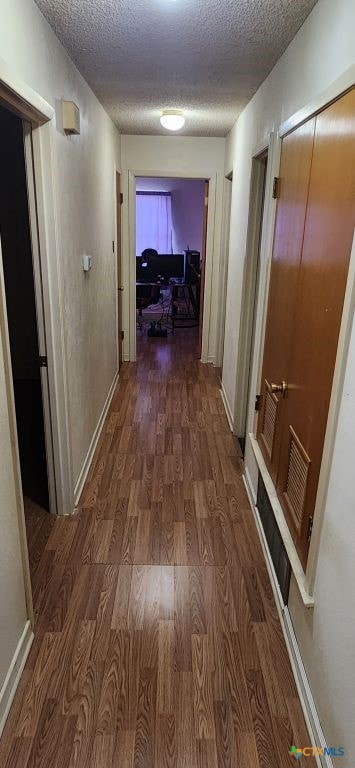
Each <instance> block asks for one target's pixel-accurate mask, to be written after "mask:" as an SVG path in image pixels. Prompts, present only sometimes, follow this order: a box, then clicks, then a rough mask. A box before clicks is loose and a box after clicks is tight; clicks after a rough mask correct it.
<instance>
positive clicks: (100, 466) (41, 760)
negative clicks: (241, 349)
mask: <svg viewBox="0 0 355 768" xmlns="http://www.w3.org/2000/svg"><path fill="white" fill-rule="evenodd" d="M196 344H197V337H196V334H195V332H194V331H187V330H184V331H179V332H176V335H175V338H173V337H169V338H168V339H167V340H165V339H164V340H159V339H150V340H148V339H146V340H143V341H142V342H141V343H140V349H139V357H138V362H137V363H136V364H128V363H127V364H124V365H123V367H122V369H121V375H120V383H119V386H118V387H117V390H116V392H115V395H114V398H113V402H112V405H111V408H110V412H109V414H108V417H107V420H106V423H105V426H104V430H103V434H102V438H101V441H100V444H99V446H98V450H97V452H96V456H95V459H94V462H93V466H92V468H91V471H90V475H89V478H88V481H87V483H86V487H85V489H84V492H83V495H82V499H81V505H80V510H79V511H78V512H77V513H76V514H75V515H74V516H73V517H72V518H65V519H57V520H53V518H51V517H50V516H48V515H45V513H41V512H40V511H38V510H36V509H35V508H33V509H32V510H30V511H29V513H28V531H29V544H30V558H31V569H32V580H33V592H34V601H35V613H36V619H37V624H36V631H35V640H34V643H33V646H32V650H31V653H30V656H29V659H28V663H27V664H26V667H25V670H24V672H23V675H22V678H21V682H20V686H19V689H18V691H17V694H16V696H15V700H14V704H13V707H12V710H11V713H10V716H9V718H8V721H7V724H6V727H5V731H4V733H3V737H2V740H1V744H0V764H1V766H3V767H4V768H40V767H42V766H43V768H44V766H46V768H47V767H49V766H50V767H51V768H236V766H238V768H239V766H240V768H258V767H259V766H260V768H278V767H279V768H285V767H286V766H287V765H289V766H291V765H292V764H293V761H294V758H292V757H290V756H289V754H288V750H289V748H290V746H291V745H292V744H296V745H298V746H303V745H307V744H308V742H309V737H308V735H307V731H306V728H305V724H304V720H303V716H302V711H301V707H300V703H299V699H298V696H297V692H296V688H295V683H294V680H293V676H292V672H291V668H290V664H289V660H288V656H287V652H286V647H285V643H284V640H283V636H282V631H281V627H280V624H279V619H278V615H277V610H276V606H275V604H274V599H273V595H272V590H271V586H270V582H269V579H268V575H267V571H266V567H265V564H264V560H263V556H262V552H261V548H260V545H259V541H258V537H257V532H256V529H255V524H254V521H253V516H252V512H251V510H250V507H249V504H248V499H247V496H246V493H245V489H244V486H243V481H242V477H241V475H242V470H243V466H242V461H241V458H240V454H239V450H238V447H237V444H236V442H235V440H234V438H233V437H232V435H231V433H230V431H229V428H228V424H227V420H226V417H225V414H224V411H223V406H222V402H221V398H220V393H219V381H218V375H217V372H216V370H215V369H214V368H212V367H211V366H207V365H201V364H200V363H199V362H198V361H197V359H196ZM302 760H303V758H302ZM301 764H302V761H301ZM307 765H309V766H310V768H311V766H312V761H311V765H310V759H308V764H307Z"/></svg>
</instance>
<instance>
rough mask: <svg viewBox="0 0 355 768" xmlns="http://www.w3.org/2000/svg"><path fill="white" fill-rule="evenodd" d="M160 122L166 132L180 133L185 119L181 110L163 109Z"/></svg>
mask: <svg viewBox="0 0 355 768" xmlns="http://www.w3.org/2000/svg"><path fill="white" fill-rule="evenodd" d="M160 122H161V124H162V126H163V128H166V129H167V130H168V131H180V129H181V128H183V126H184V125H185V118H184V114H183V112H182V111H181V109H164V111H163V112H162V115H161V118H160Z"/></svg>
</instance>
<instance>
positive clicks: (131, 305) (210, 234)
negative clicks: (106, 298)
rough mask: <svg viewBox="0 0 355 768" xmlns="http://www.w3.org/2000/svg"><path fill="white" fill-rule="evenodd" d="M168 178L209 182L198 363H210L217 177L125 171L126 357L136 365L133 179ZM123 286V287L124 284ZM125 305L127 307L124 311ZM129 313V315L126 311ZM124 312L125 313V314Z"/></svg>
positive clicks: (166, 172) (201, 174)
mask: <svg viewBox="0 0 355 768" xmlns="http://www.w3.org/2000/svg"><path fill="white" fill-rule="evenodd" d="M137 177H144V178H167V179H196V180H200V181H208V182H209V196H208V215H207V239H206V263H205V292H204V308H203V326H202V351H201V362H202V363H207V362H210V361H209V359H208V347H209V336H210V320H211V297H212V271H213V251H214V239H215V212H216V188H217V174H216V173H212V174H211V173H206V174H203V173H186V172H184V173H182V172H178V171H161V170H159V169H157V170H155V171H146V170H142V171H141V170H137V169H135V170H134V171H133V170H129V171H128V248H127V255H128V259H129V262H128V264H126V269H127V274H128V284H129V296H128V301H127V299H126V303H125V306H126V317H127V316H128V321H129V355H128V359H129V360H130V361H132V362H135V360H136V357H137V334H136V263H135V259H136V204H135V201H136V178H137ZM125 284H126V283H125ZM127 304H128V307H127ZM127 310H128V311H127ZM124 311H125V310H124Z"/></svg>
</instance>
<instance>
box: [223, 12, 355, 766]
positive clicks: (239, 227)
mask: <svg viewBox="0 0 355 768" xmlns="http://www.w3.org/2000/svg"><path fill="white" fill-rule="evenodd" d="M354 29H355V3H354V0H338V2H336V3H334V1H333V0H319V2H318V3H317V5H316V6H315V8H314V10H313V12H312V13H311V15H310V16H309V18H308V20H307V21H306V23H305V24H304V25H303V27H302V28H301V30H300V31H299V33H298V34H297V36H296V37H295V39H294V40H293V42H292V43H291V45H290V46H289V48H288V49H287V50H286V52H285V53H284V55H283V56H282V58H281V59H280V61H279V62H278V64H277V65H276V67H275V68H274V69H273V71H272V72H271V74H270V75H269V77H268V78H267V80H266V81H265V82H264V83H263V85H262V86H261V88H259V90H258V92H257V93H256V95H255V96H254V97H253V99H252V100H251V102H250V103H249V104H248V106H247V107H246V109H245V110H244V111H243V113H242V114H241V116H240V118H239V119H238V121H237V123H236V125H235V127H234V128H233V130H232V132H231V134H230V135H229V137H228V139H227V149H226V163H225V171H226V172H229V171H230V170H232V169H233V191H232V213H231V233H230V259H229V273H228V294H227V318H226V335H225V357H224V366H223V385H224V389H225V392H226V396H227V399H228V403H229V406H230V409H231V411H232V413H233V412H234V407H235V402H234V399H235V388H236V379H237V376H238V338H239V328H240V308H241V295H242V283H243V269H244V259H245V253H246V236H247V225H248V212H249V187H250V175H251V160H252V155H253V153H254V152H255V150H256V148H257V147H260V145H261V144H263V143H265V142H266V143H267V141H268V137H269V134H270V133H271V131H277V129H278V127H279V126H280V124H281V123H282V122H283V121H284V120H286V119H287V118H289V117H290V116H291V115H292V114H294V113H295V112H296V111H298V110H299V109H301V108H303V107H304V106H306V105H308V104H309V103H310V102H313V101H314V100H315V99H317V98H318V97H319V96H320V95H321V94H322V92H323V91H325V90H326V89H327V88H328V87H329V86H330V85H331V83H332V82H333V81H334V80H336V79H337V78H340V77H341V76H342V75H343V74H344V73H345V72H346V70H347V69H348V68H349V67H351V66H353V65H354V63H355V46H354ZM273 171H274V169H272V168H269V174H271V173H273ZM272 214H273V205H269V206H268V220H267V221H266V228H267V227H268V225H270V221H271V220H272ZM261 258H262V263H261V275H262V277H263V276H265V274H266V271H267V264H266V261H265V260H266V253H265V252H263V253H262V255H261ZM263 302H264V295H260V296H259V299H258V319H257V327H258V328H259V329H260V317H261V316H262V312H263ZM255 341H256V353H255V357H254V361H253V370H252V382H251V393H250V403H249V413H248V430H247V431H248V432H249V431H252V429H253V423H254V416H255V414H254V401H255V394H256V387H257V372H258V366H259V359H260V351H259V341H260V339H259V338H256V340H255ZM354 371H355V337H354V334H353V337H352V341H351V345H350V351H349V356H348V360H347V374H346V381H345V387H344V392H343V400H342V407H341V412H340V418H339V422H338V427H337V438H336V442H335V453H334V459H333V465H332V471H331V476H330V483H329V489H328V497H327V502H326V507H325V520H324V525H323V533H322V539H321V544H320V551H319V558H318V565H317V575H316V582H315V607H314V610H313V611H311V612H309V613H307V612H306V610H305V609H304V607H303V605H302V604H301V602H300V599H299V595H298V591H297V588H296V587H295V584H294V583H292V588H291V595H290V603H289V609H290V613H291V616H292V620H293V623H294V628H295V631H296V635H297V639H298V642H299V645H300V649H301V653H302V656H303V660H304V663H305V666H306V671H307V675H308V677H309V680H310V683H311V687H312V691H313V695H314V698H315V701H316V705H317V708H318V713H319V715H320V719H321V723H322V725H323V728H324V730H325V735H326V738H327V740H328V743H329V744H331V745H334V746H337V745H343V746H344V747H345V749H346V760H347V762H348V761H349V760H350V761H351V759H352V755H353V754H354V752H355V731H354V726H353V724H354V721H355V697H354V684H355V619H354V615H353V609H352V607H353V605H354V602H355V594H354V584H355V558H354V541H355V515H354V508H355V491H354V487H353V483H352V480H351V473H352V469H351V468H352V466H353V464H354V456H355V445H354V436H353V427H350V425H353V424H354V423H355V398H354V387H355V384H354ZM246 467H247V470H248V472H249V475H250V477H251V479H252V482H253V483H254V490H255V486H256V481H257V470H256V464H255V460H254V458H253V453H252V449H251V446H250V442H249V441H247V445H246ZM339 763H340V764H342V761H339Z"/></svg>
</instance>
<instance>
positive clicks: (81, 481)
mask: <svg viewBox="0 0 355 768" xmlns="http://www.w3.org/2000/svg"><path fill="white" fill-rule="evenodd" d="M118 378H119V372H118V371H117V372H116V374H115V377H114V380H113V382H112V384H111V386H110V389H109V393H108V395H107V397H106V400H105V404H104V407H103V409H102V411H101V416H100V418H99V421H98V423H97V426H96V429H95V432H94V434H93V436H92V440H91V443H90V446H89V450H88V452H87V454H86V457H85V461H84V464H83V466H82V468H81V471H80V474H79V477H78V479H77V481H76V483H75V488H74V505H75V507H76V506H77V505H78V504H79V499H80V496H81V494H82V490H83V488H84V485H85V481H86V478H87V476H88V472H89V469H90V466H91V462H92V460H93V458H94V453H95V450H96V446H97V444H98V441H99V437H100V434H101V430H102V427H103V424H104V421H105V419H106V416H107V412H108V409H109V407H110V405H111V400H112V398H113V393H114V391H115V389H116V384H117V382H118Z"/></svg>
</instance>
